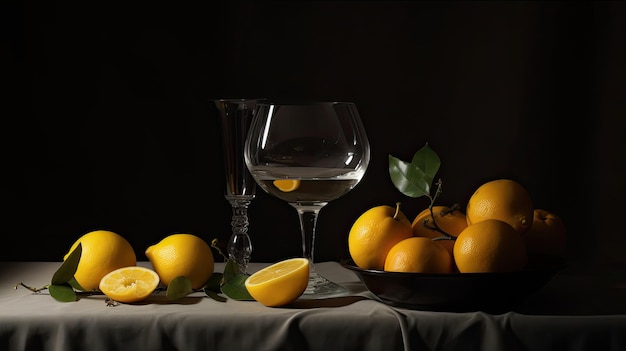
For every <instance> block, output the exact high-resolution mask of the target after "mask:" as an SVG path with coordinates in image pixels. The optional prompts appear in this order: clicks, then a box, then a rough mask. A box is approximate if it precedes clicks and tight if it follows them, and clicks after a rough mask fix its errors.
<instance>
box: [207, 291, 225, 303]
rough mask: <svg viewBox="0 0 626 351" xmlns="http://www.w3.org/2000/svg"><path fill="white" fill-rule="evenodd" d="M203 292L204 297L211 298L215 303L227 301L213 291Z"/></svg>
mask: <svg viewBox="0 0 626 351" xmlns="http://www.w3.org/2000/svg"><path fill="white" fill-rule="evenodd" d="M204 292H205V293H206V296H208V297H210V298H212V299H213V300H215V301H217V302H226V301H228V299H227V298H225V297H224V296H220V295H218V294H217V293H216V292H214V291H210V290H204Z"/></svg>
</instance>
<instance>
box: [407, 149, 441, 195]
mask: <svg viewBox="0 0 626 351" xmlns="http://www.w3.org/2000/svg"><path fill="white" fill-rule="evenodd" d="M411 164H412V165H415V166H416V167H417V168H419V169H420V170H422V171H423V172H424V181H425V182H426V183H428V184H429V185H430V184H432V183H433V180H434V179H435V175H437V172H439V167H440V166H441V160H440V159H439V155H437V153H435V151H433V149H431V148H430V147H429V146H428V143H426V145H424V146H423V147H422V148H421V149H419V150H417V152H416V153H415V155H413V160H411Z"/></svg>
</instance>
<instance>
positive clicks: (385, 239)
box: [348, 204, 413, 270]
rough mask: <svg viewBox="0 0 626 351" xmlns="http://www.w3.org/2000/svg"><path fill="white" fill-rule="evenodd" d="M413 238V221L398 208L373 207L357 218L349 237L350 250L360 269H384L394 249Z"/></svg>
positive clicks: (398, 206) (398, 205) (397, 206)
mask: <svg viewBox="0 0 626 351" xmlns="http://www.w3.org/2000/svg"><path fill="white" fill-rule="evenodd" d="M412 236H413V228H411V222H409V220H408V219H407V218H406V216H405V215H404V213H402V211H400V204H396V207H395V208H394V207H391V206H387V205H380V206H375V207H372V208H370V209H369V210H367V211H365V212H364V213H363V214H361V215H360V216H359V218H357V220H356V221H355V222H354V224H352V227H351V228H350V233H349V234H348V250H349V251H350V257H352V260H353V261H354V263H355V264H356V265H357V266H358V267H359V268H361V269H378V270H383V269H384V267H385V258H387V253H388V252H389V250H391V248H392V247H393V246H394V245H395V244H397V243H399V242H400V241H402V240H404V239H407V238H410V237H412Z"/></svg>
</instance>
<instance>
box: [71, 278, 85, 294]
mask: <svg viewBox="0 0 626 351" xmlns="http://www.w3.org/2000/svg"><path fill="white" fill-rule="evenodd" d="M68 283H69V284H70V285H71V286H72V287H73V288H74V289H76V290H79V291H87V289H85V288H83V287H82V286H80V284H78V282H77V281H76V278H74V277H72V279H70V281H69V282H68Z"/></svg>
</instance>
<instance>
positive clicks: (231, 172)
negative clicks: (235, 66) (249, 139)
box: [213, 99, 262, 274]
mask: <svg viewBox="0 0 626 351" xmlns="http://www.w3.org/2000/svg"><path fill="white" fill-rule="evenodd" d="M261 100H262V99H219V100H213V103H214V106H215V107H216V108H217V110H218V111H219V120H220V135H221V137H222V146H223V148H224V171H225V176H226V184H225V187H224V197H225V198H226V200H227V201H228V202H229V203H230V205H231V207H232V211H233V213H232V217H231V226H232V233H231V235H230V238H229V240H228V245H227V251H228V257H229V258H230V259H231V260H233V261H234V262H235V263H236V264H237V266H238V270H239V272H240V273H242V274H246V273H247V272H246V271H247V268H248V263H249V261H250V257H251V255H252V242H251V240H250V236H249V235H248V224H249V223H248V207H249V206H250V203H251V202H252V200H253V199H254V197H255V194H256V183H255V181H254V180H253V179H252V176H251V175H250V172H249V171H248V168H247V167H246V164H245V162H244V158H243V146H244V143H245V141H246V136H247V133H248V129H249V128H250V124H251V122H252V116H253V115H254V110H255V107H256V104H257V102H259V101H261Z"/></svg>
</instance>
